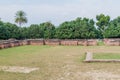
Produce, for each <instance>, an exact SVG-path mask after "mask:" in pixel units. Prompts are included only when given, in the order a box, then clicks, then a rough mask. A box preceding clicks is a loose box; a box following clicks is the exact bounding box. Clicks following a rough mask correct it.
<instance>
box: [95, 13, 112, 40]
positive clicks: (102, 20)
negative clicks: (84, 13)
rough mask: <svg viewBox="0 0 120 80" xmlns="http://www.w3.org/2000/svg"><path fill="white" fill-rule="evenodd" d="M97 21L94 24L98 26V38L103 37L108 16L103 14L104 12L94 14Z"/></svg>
mask: <svg viewBox="0 0 120 80" xmlns="http://www.w3.org/2000/svg"><path fill="white" fill-rule="evenodd" d="M96 19H97V22H96V25H97V26H98V31H99V34H100V36H99V37H100V38H104V37H105V35H104V32H105V30H106V29H107V28H108V25H109V22H110V16H108V15H107V16H105V15H104V14H100V15H97V16H96Z"/></svg>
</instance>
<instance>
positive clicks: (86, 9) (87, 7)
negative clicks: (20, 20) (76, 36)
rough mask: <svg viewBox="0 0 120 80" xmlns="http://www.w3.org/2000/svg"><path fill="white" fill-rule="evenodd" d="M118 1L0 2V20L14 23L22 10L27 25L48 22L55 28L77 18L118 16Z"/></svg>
mask: <svg viewBox="0 0 120 80" xmlns="http://www.w3.org/2000/svg"><path fill="white" fill-rule="evenodd" d="M119 8H120V0H0V18H1V20H2V21H4V22H11V23H15V22H14V19H15V13H16V12H17V11H19V10H23V11H24V12H26V14H27V18H28V23H27V24H26V25H25V26H29V25H31V24H40V23H43V22H47V21H50V22H52V23H53V24H55V25H56V26H58V25H59V24H61V23H62V22H64V21H70V20H74V19H76V18H77V17H87V18H91V19H92V18H93V19H94V20H95V17H96V15H98V14H101V13H103V14H105V15H110V16H111V19H114V18H116V17H118V16H120V9H119Z"/></svg>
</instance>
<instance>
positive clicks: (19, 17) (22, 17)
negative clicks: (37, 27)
mask: <svg viewBox="0 0 120 80" xmlns="http://www.w3.org/2000/svg"><path fill="white" fill-rule="evenodd" d="M15 22H16V23H18V24H19V26H20V27H21V26H22V24H24V23H27V17H26V13H25V12H24V11H17V13H16V16H15Z"/></svg>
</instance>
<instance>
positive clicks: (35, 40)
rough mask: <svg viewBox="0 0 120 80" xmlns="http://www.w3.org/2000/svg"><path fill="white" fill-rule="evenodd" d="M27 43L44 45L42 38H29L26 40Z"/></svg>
mask: <svg viewBox="0 0 120 80" xmlns="http://www.w3.org/2000/svg"><path fill="white" fill-rule="evenodd" d="M28 44H30V45H44V40H43V39H31V40H28Z"/></svg>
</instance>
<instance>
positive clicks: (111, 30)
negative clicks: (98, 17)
mask: <svg viewBox="0 0 120 80" xmlns="http://www.w3.org/2000/svg"><path fill="white" fill-rule="evenodd" d="M105 37H106V38H120V16H119V17H117V18H116V19H113V20H112V21H110V24H109V27H108V28H107V29H106V30H105Z"/></svg>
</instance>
